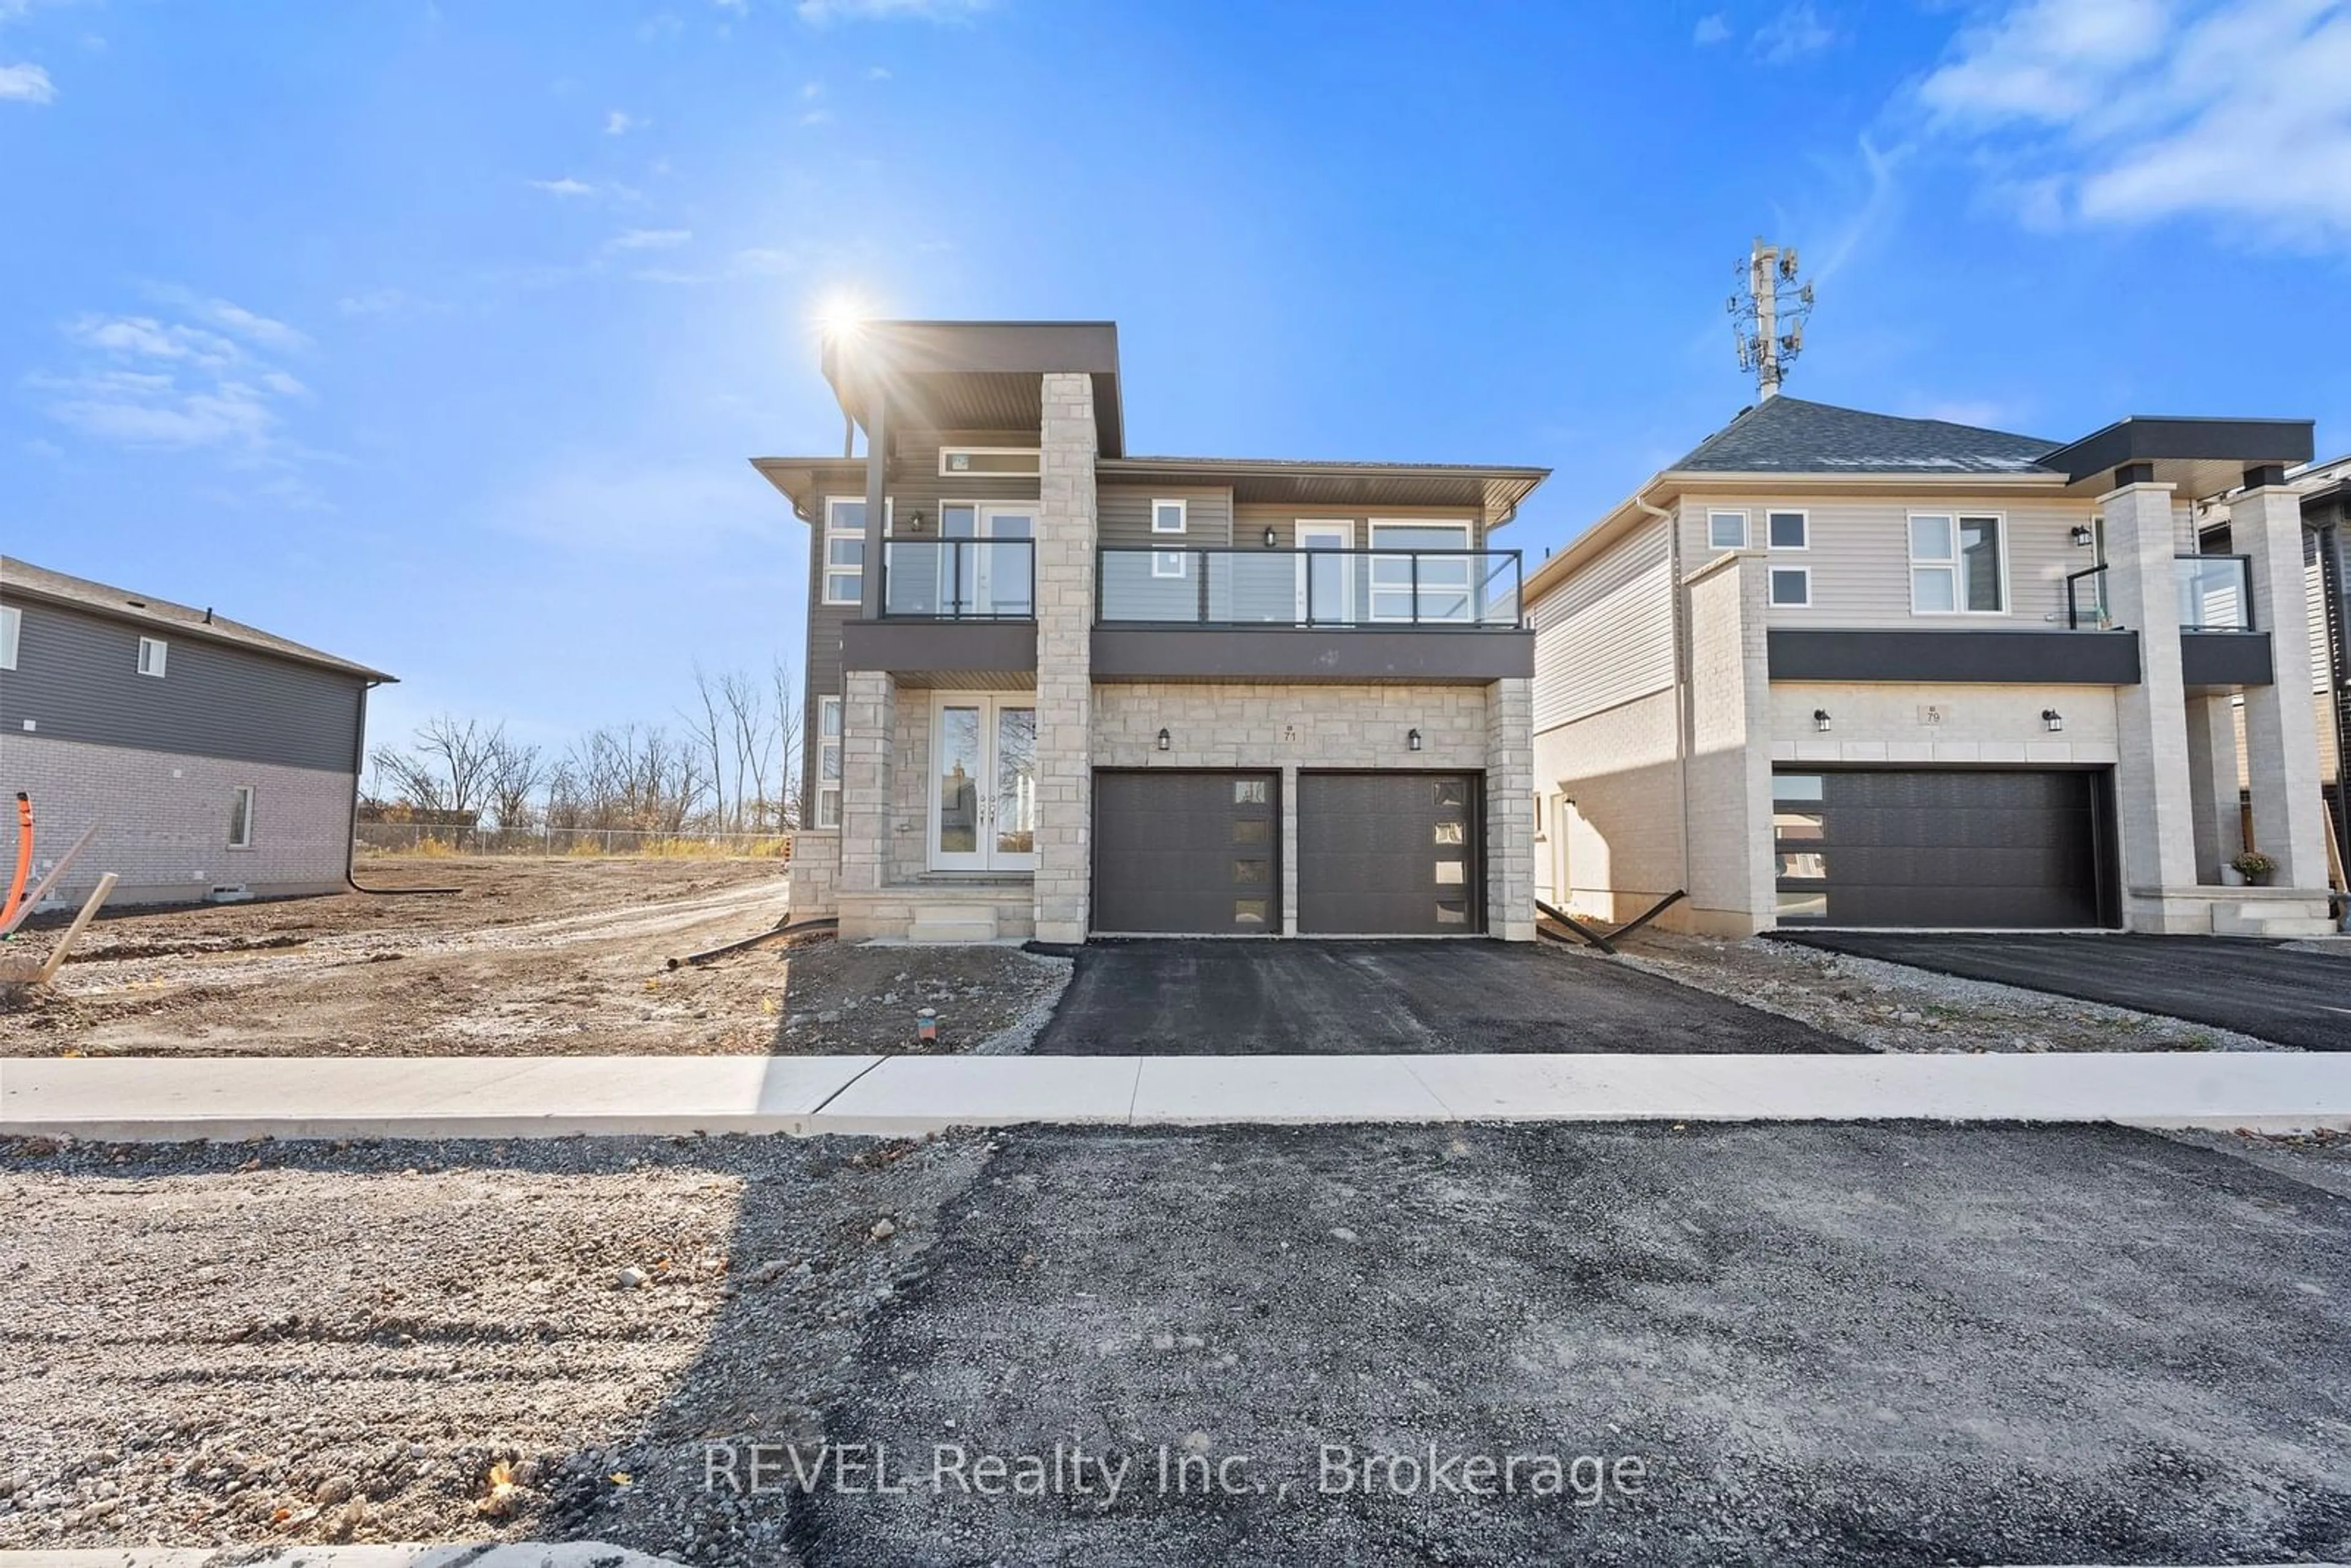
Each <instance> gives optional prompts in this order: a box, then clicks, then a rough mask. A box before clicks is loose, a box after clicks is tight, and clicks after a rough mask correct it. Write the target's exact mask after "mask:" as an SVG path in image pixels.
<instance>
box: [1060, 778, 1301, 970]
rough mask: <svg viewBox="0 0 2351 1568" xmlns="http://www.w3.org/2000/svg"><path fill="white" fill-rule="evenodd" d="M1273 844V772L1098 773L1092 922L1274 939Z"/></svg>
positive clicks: (1276, 790) (1276, 809)
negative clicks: (1271, 936) (1272, 936)
mask: <svg viewBox="0 0 2351 1568" xmlns="http://www.w3.org/2000/svg"><path fill="white" fill-rule="evenodd" d="M1280 846H1281V778H1280V775H1279V774H1277V773H1271V772H1247V773H1240V772H1236V773H1209V772H1179V771H1175V770H1174V769H1162V768H1153V769H1149V770H1146V771H1141V772H1124V771H1114V770H1111V769H1103V770H1101V771H1099V772H1097V773H1095V775H1094V886H1093V928H1094V929H1095V930H1096V931H1101V932H1106V933H1117V934H1121V935H1127V934H1144V933H1163V934H1167V935H1178V934H1189V935H1193V936H1217V935H1234V936H1270V935H1274V936H1278V935H1280V931H1281V868H1280Z"/></svg>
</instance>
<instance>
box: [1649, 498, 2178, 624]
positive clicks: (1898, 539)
mask: <svg viewBox="0 0 2351 1568" xmlns="http://www.w3.org/2000/svg"><path fill="white" fill-rule="evenodd" d="M1740 507H1744V509H1745V510H1746V511H1747V513H1748V517H1749V525H1748V528H1749V538H1750V542H1751V543H1752V544H1754V545H1755V546H1757V547H1758V548H1761V545H1762V543H1763V540H1764V537H1765V536H1764V518H1765V514H1766V513H1767V512H1771V511H1802V512H1804V513H1806V514H1807V515H1808V516H1809V517H1810V518H1811V523H1810V526H1809V528H1808V530H1807V531H1808V534H1809V537H1810V541H1811V543H1810V548H1809V549H1802V550H1786V551H1782V550H1773V551H1771V552H1770V553H1771V559H1772V560H1773V562H1774V563H1775V564H1779V563H1782V562H1784V563H1785V564H1787V565H1790V566H1802V567H1807V568H1809V569H1810V570H1811V572H1812V590H1813V602H1812V605H1811V607H1810V608H1808V609H1797V608H1794V607H1792V606H1784V605H1775V606H1773V607H1772V609H1771V624H1773V625H1778V626H1922V625H1923V626H1970V625H1984V624H1992V625H2002V624H2004V625H2011V626H2019V627H2023V626H2032V627H2048V626H2062V625H2064V622H2065V577H2066V574H2067V573H2069V572H2074V571H2079V570H2082V569H2083V568H2085V567H2087V566H2089V565H2091V564H2093V558H2092V555H2091V552H2090V551H2089V550H2088V549H2085V548H2083V547H2081V546H2079V545H2076V544H2074V540H2073V530H2074V528H2077V527H2080V526H2083V525H2085V524H2087V523H2088V522H2089V521H2090V519H2091V518H2092V517H2093V516H2095V513H2096V510H2097V508H2096V507H2095V506H2094V505H2092V504H2091V503H2090V502H2088V501H2084V500H2076V499H2070V498H2061V497H2048V498H2041V497H2031V498H2025V499H2018V498H2015V497H2008V498H2004V499H1998V500H1988V499H1983V498H1980V497H1979V498H1974V499H1970V498H1966V497H1947V496H1928V497H1921V498H1919V499H1918V500H1917V501H1904V500H1901V499H1899V498H1885V497H1870V498H1864V499H1832V500H1823V499H1820V498H1817V497H1814V498H1810V499H1807V498H1805V497H1800V496H1785V495H1783V496H1758V497H1746V498H1742V499H1740V500H1738V501H1726V500H1723V499H1721V498H1716V499H1712V500H1699V499H1695V498H1686V499H1684V500H1683V501H1682V503H1681V506H1680V517H1681V527H1682V540H1683V549H1684V556H1683V559H1686V560H1687V561H1688V562H1689V563H1690V566H1691V569H1692V570H1696V569H1697V568H1698V567H1699V566H1702V565H1703V564H1705V563H1706V562H1707V561H1708V560H1711V559H1714V557H1716V556H1717V555H1719V554H1720V553H1721V552H1720V551H1719V550H1716V549H1713V548H1712V547H1711V545H1710V544H1709V543H1708V533H1707V514H1708V513H1709V512H1713V511H1720V510H1724V509H1727V508H1728V509H1737V508H1740ZM1913 512H1939V513H1943V514H1946V515H1958V514H1960V513H1965V514H1968V515H1970V516H1980V515H1986V514H1989V515H1991V516H1996V517H2001V518H2004V519H2005V524H2004V528H2003V534H2004V547H2005V549H2006V550H2007V554H2008V605H2007V608H2006V610H2005V611H2004V612H2002V613H2001V614H1999V615H1964V616H1949V615H1929V616H1919V615H1913V614H1912V613H1911V612H1910V524H1909V517H1910V514H1911V513H1913ZM2183 516H2184V514H2183Z"/></svg>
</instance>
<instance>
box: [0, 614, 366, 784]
mask: <svg viewBox="0 0 2351 1568" xmlns="http://www.w3.org/2000/svg"><path fill="white" fill-rule="evenodd" d="M9 603H10V604H11V606H12V607H13V608H16V609H17V610H19V611H21V612H23V616H24V619H23V622H22V632H21V637H20V641H19V643H18V646H17V652H16V668H15V669H13V670H9V671H5V672H0V735H5V736H8V737H15V736H20V735H23V734H24V733H25V725H26V721H28V720H29V721H31V722H32V723H33V724H34V725H35V726H36V728H35V730H34V732H33V733H35V734H37V735H39V736H42V737H46V738H49V739H54V740H60V741H81V742H86V743H89V744H91V745H97V746H118V747H139V748H141V749H142V750H148V751H163V752H174V753H178V754H181V755H184V756H189V757H211V758H229V759H233V760H236V761H243V762H262V763H273V764H277V765H280V766H283V767H287V768H325V769H329V770H332V771H334V772H338V773H342V774H350V773H352V772H355V771H356V770H357V767H358V757H359V749H360V736H359V724H360V710H361V705H362V701H363V693H364V691H365V683H364V682H362V681H361V680H360V678H359V677H357V676H355V675H346V674H336V673H334V672H332V671H329V670H322V669H318V668H315V667H313V666H310V665H307V664H292V663H289V662H287V661H286V660H283V659H274V658H271V657H269V656H267V655H266V654H263V653H252V652H248V651H246V650H245V649H243V648H232V647H228V646H225V645H224V644H222V643H209V642H205V641H204V640H203V639H201V638H197V637H191V636H175V635H172V633H170V632H159V631H157V630H156V629H155V628H153V627H152V626H142V625H140V624H138V623H135V622H127V621H115V620H112V619H110V618H108V617H105V616H100V615H92V614H89V613H86V612H81V611H77V610H70V609H67V608H65V607H63V606H59V605H54V604H48V603H44V602H40V601H32V600H14V599H12V600H10V601H9ZM141 637H157V638H160V639H161V640H162V641H163V642H165V643H168V644H169V645H170V653H169V655H168V657H167V659H166V661H165V666H164V670H165V673H164V674H163V676H162V678H161V679H158V678H156V677H155V676H152V675H142V674H139V640H140V638H141ZM0 745H5V741H4V740H0Z"/></svg>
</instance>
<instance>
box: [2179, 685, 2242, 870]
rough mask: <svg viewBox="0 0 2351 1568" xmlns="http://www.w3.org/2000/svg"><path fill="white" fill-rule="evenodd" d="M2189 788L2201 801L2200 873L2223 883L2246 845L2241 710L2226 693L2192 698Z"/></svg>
mask: <svg viewBox="0 0 2351 1568" xmlns="http://www.w3.org/2000/svg"><path fill="white" fill-rule="evenodd" d="M2188 788H2189V793H2190V794H2191V795H2192V796H2193V797H2194V798H2195V801H2196V820H2195V824H2194V826H2195V832H2196V872H2197V880H2198V881H2199V882H2203V883H2216V884H2217V883H2219V882H2220V880H2221V878H2220V868H2221V867H2222V866H2224V865H2227V864H2228V863H2229V862H2231V861H2232V860H2234V859H2236V858H2237V854H2238V852H2239V851H2241V850H2242V849H2243V848H2244V847H2245V844H2244V831H2243V829H2242V826H2241V820H2240V817H2239V814H2238V811H2237V790H2238V784H2237V710H2236V706H2235V704H2234V703H2232V702H2231V700H2230V697H2229V695H2228V694H2227V693H2226V692H2220V693H2218V694H2215V695H2208V696H2194V697H2189V699H2188Z"/></svg>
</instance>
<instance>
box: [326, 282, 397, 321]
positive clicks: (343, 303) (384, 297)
mask: <svg viewBox="0 0 2351 1568" xmlns="http://www.w3.org/2000/svg"><path fill="white" fill-rule="evenodd" d="M410 304H413V300H412V299H410V298H409V296H408V291H407V290H406V289H402V288H371V289H369V290H368V291H367V292H366V293H364V294H346V295H344V296H343V297H342V298H340V299H338V300H336V301H335V308H336V309H338V310H340V311H341V312H342V313H343V314H344V315H346V316H383V315H388V314H390V313H391V312H392V311H394V310H398V309H400V308H402V307H403V306H406V305H410Z"/></svg>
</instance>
